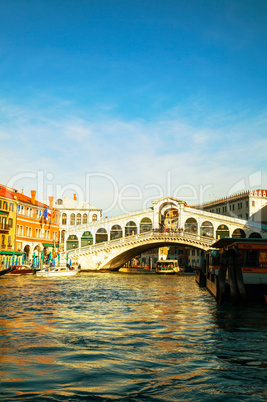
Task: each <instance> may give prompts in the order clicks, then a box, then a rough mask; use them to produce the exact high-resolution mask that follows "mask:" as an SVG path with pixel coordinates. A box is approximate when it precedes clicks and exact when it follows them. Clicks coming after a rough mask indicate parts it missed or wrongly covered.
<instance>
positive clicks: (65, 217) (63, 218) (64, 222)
mask: <svg viewBox="0 0 267 402" xmlns="http://www.w3.org/2000/svg"><path fill="white" fill-rule="evenodd" d="M62 225H67V214H62Z"/></svg>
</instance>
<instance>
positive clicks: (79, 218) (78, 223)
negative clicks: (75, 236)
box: [76, 214, 82, 225]
mask: <svg viewBox="0 0 267 402" xmlns="http://www.w3.org/2000/svg"><path fill="white" fill-rule="evenodd" d="M81 223H82V215H81V214H77V219H76V225H80V224H81Z"/></svg>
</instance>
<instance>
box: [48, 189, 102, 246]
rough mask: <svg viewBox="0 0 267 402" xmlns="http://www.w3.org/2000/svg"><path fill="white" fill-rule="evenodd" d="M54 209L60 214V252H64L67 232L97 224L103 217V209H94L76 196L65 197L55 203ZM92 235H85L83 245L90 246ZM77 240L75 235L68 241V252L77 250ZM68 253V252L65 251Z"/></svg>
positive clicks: (87, 233)
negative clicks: (86, 225) (93, 223)
mask: <svg viewBox="0 0 267 402" xmlns="http://www.w3.org/2000/svg"><path fill="white" fill-rule="evenodd" d="M54 207H55V208H56V209H57V210H58V211H59V212H60V251H63V250H64V241H65V232H66V230H70V229H71V228H73V229H76V228H78V227H80V226H81V225H85V224H89V223H92V222H97V221H99V220H100V218H101V217H102V209H101V208H96V207H93V206H92V205H91V204H90V203H89V202H85V201H79V200H77V196H76V194H73V198H68V197H63V198H59V199H57V200H56V201H55V203H54ZM91 236H92V235H91V233H90V232H88V231H85V232H84V233H83V245H88V244H90V241H92V240H91ZM77 240H78V239H77V238H76V236H75V235H73V236H72V237H69V238H68V239H67V242H66V244H67V247H66V248H67V250H69V249H72V248H76V247H77V246H78V244H77ZM65 251H66V250H65Z"/></svg>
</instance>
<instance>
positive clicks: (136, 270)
mask: <svg viewBox="0 0 267 402" xmlns="http://www.w3.org/2000/svg"><path fill="white" fill-rule="evenodd" d="M119 272H122V273H125V274H154V273H155V270H154V269H151V268H150V267H149V266H146V267H141V266H139V265H134V266H133V267H122V268H120V269H119Z"/></svg>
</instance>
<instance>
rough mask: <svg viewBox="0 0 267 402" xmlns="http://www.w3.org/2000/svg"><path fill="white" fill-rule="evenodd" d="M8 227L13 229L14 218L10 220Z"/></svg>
mask: <svg viewBox="0 0 267 402" xmlns="http://www.w3.org/2000/svg"><path fill="white" fill-rule="evenodd" d="M8 225H9V227H10V228H13V219H12V218H9V220H8Z"/></svg>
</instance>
